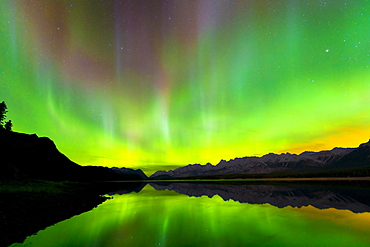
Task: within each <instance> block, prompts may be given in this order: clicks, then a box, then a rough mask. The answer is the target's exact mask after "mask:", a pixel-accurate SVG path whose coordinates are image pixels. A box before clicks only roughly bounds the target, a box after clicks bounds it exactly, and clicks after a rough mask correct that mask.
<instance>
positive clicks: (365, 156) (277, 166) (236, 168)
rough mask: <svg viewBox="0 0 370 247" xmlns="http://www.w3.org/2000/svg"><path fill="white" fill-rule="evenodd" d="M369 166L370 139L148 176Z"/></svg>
mask: <svg viewBox="0 0 370 247" xmlns="http://www.w3.org/2000/svg"><path fill="white" fill-rule="evenodd" d="M369 167H370V141H369V142H367V143H363V144H361V145H360V146H359V147H357V148H334V149H332V150H329V151H320V152H303V153H301V154H299V155H297V154H290V153H283V154H274V153H269V154H266V155H264V156H262V157H243V158H236V159H232V160H229V161H226V160H221V161H220V162H219V163H218V164H217V165H212V164H210V163H207V164H206V165H200V164H194V165H188V166H184V167H180V168H177V169H175V170H170V171H157V172H156V173H154V174H153V175H152V176H150V179H174V178H180V179H181V178H238V177H240V178H245V177H246V176H247V177H248V175H259V176H257V177H261V176H263V175H262V174H296V173H308V172H311V173H315V172H316V173H317V172H324V171H325V172H328V171H338V170H347V169H362V168H369Z"/></svg>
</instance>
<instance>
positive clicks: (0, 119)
mask: <svg viewBox="0 0 370 247" xmlns="http://www.w3.org/2000/svg"><path fill="white" fill-rule="evenodd" d="M6 109H7V107H6V104H5V102H4V101H3V102H1V103H0V127H1V129H4V120H5V118H6V113H7V112H8V111H7V110H6Z"/></svg>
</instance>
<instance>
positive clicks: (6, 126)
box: [5, 120, 13, 131]
mask: <svg viewBox="0 0 370 247" xmlns="http://www.w3.org/2000/svg"><path fill="white" fill-rule="evenodd" d="M12 127H13V124H12V120H9V121H8V122H6V123H5V130H6V131H12Z"/></svg>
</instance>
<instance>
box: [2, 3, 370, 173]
mask: <svg viewBox="0 0 370 247" xmlns="http://www.w3.org/2000/svg"><path fill="white" fill-rule="evenodd" d="M369 28H370V2H369V1H367V0H353V1H344V0H326V1H321V0H300V1H295V0H291V1H289V0H287V1H272V0H271V1H267V0H236V1H231V0H230V1H228V0H227V1H215V0H198V1H196V0H190V1H176V0H158V1H152V0H141V1H130V0H127V1H113V0H112V1H110V0H108V1H95V0H79V1H77V0H76V1H73V0H70V1H68V0H60V1H47V0H3V1H1V2H0V54H1V60H0V100H1V101H2V100H4V101H5V102H6V103H7V105H8V108H9V113H8V119H11V120H12V122H13V124H14V130H15V131H20V132H26V133H37V134H38V135H39V136H48V137H50V138H51V139H52V140H54V142H55V143H56V144H57V146H58V148H59V150H60V151H61V152H63V153H64V154H66V155H67V156H68V157H69V158H71V159H72V160H73V161H75V162H77V163H79V164H81V165H101V166H109V167H111V166H125V167H130V168H141V169H143V170H144V171H145V172H146V173H147V174H148V175H150V174H151V173H152V172H154V171H156V170H160V169H165V170H168V169H173V168H176V167H178V166H183V165H186V164H188V163H201V164H204V163H206V162H211V163H213V164H216V163H217V162H218V161H220V160H221V159H226V160H228V159H232V158H235V157H244V156H252V155H256V156H259V155H263V154H266V153H269V152H275V153H281V152H291V153H300V152H302V151H305V150H311V151H318V150H324V149H331V148H334V147H335V146H341V147H354V146H357V145H358V144H360V143H362V142H366V141H367V140H368V139H369V138H370V127H369V126H370V83H369V82H370V68H369V65H370V32H369Z"/></svg>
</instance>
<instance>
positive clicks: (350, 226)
mask: <svg viewBox="0 0 370 247" xmlns="http://www.w3.org/2000/svg"><path fill="white" fill-rule="evenodd" d="M355 185H356V186H353V183H352V184H350V185H348V184H344V185H343V184H336V185H332V184H330V185H329V184H314V185H310V186H308V185H307V184H290V183H285V184H276V183H275V184H271V183H270V184H262V183H237V182H230V183H225V182H224V183H215V182H214V183H164V182H162V183H152V184H145V185H144V184H143V186H144V187H143V188H142V189H141V190H140V191H139V192H128V191H117V192H112V193H110V194H109V195H110V196H112V197H113V198H112V199H110V200H107V201H105V202H104V203H103V204H101V205H99V206H98V207H96V208H94V209H93V210H91V211H88V212H85V213H83V214H80V215H77V216H74V217H72V218H70V219H67V220H65V221H62V222H59V223H57V224H55V225H53V226H50V227H48V228H46V229H45V230H41V231H39V232H38V233H37V234H36V235H33V236H30V237H28V238H27V239H26V241H25V242H24V243H23V244H13V245H12V246H110V247H111V246H284V247H286V246H336V247H337V246H370V227H369V226H370V213H369V212H370V196H369V195H370V193H369V189H368V186H367V184H365V185H364V184H355ZM125 193H126V194H125Z"/></svg>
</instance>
